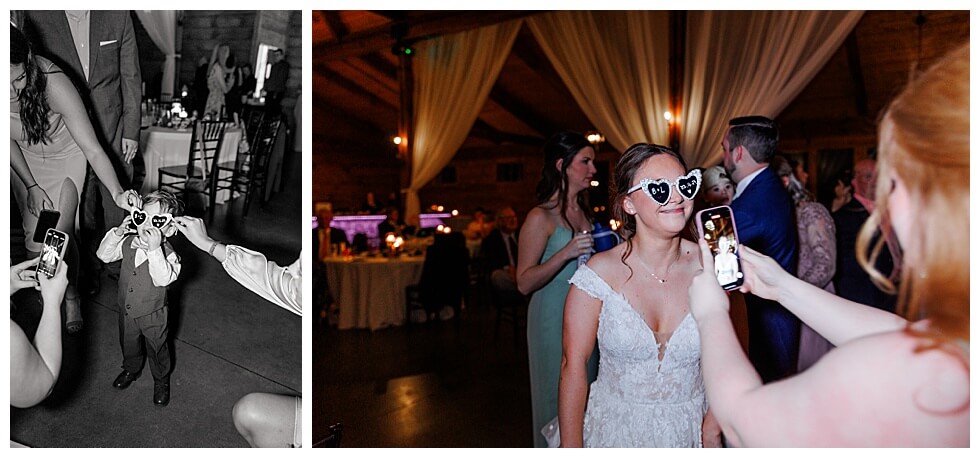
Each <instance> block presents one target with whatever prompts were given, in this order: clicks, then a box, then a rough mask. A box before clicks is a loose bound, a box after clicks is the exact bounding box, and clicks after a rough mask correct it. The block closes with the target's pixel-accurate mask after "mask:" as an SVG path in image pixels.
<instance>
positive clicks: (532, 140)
mask: <svg viewBox="0 0 980 458" xmlns="http://www.w3.org/2000/svg"><path fill="white" fill-rule="evenodd" d="M469 136H470V137H474V138H482V139H484V140H489V141H491V142H493V143H496V144H498V145H501V144H504V143H514V144H518V145H533V146H541V145H542V144H543V143H544V139H542V138H536V137H529V136H527V135H519V134H511V133H508V132H501V131H499V130H497V129H496V128H494V127H493V126H491V125H489V124H487V123H486V121H483V120H482V119H477V120H476V122H475V123H473V128H472V129H470V134H469Z"/></svg>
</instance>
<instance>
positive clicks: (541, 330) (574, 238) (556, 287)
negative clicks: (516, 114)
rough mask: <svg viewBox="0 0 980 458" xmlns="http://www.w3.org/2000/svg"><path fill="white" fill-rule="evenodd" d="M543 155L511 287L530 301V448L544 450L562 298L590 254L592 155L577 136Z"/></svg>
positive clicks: (562, 135)
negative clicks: (588, 193) (583, 258)
mask: <svg viewBox="0 0 980 458" xmlns="http://www.w3.org/2000/svg"><path fill="white" fill-rule="evenodd" d="M544 152H545V165H544V168H543V169H542V171H541V180H540V181H539V182H538V188H537V193H536V194H537V195H536V197H537V202H538V204H537V206H535V207H534V208H533V209H531V211H530V212H528V215H527V218H526V220H525V222H524V226H523V227H522V228H521V234H520V238H519V240H520V242H519V247H518V253H517V257H518V261H517V287H518V289H520V291H521V293H523V294H530V295H531V301H530V305H529V307H528V312H527V347H528V366H529V370H530V375H531V413H532V433H533V435H534V445H535V446H536V447H545V446H547V442H546V441H545V438H544V436H543V435H542V434H541V429H542V428H543V427H544V426H545V425H546V424H547V423H548V422H549V421H551V420H552V419H554V418H555V417H556V416H557V415H558V375H559V373H560V372H561V358H562V346H561V338H562V319H563V316H564V310H565V296H566V295H567V294H568V289H569V284H568V280H569V279H571V278H572V274H573V273H575V270H576V269H577V268H578V262H577V260H578V257H579V256H580V255H588V254H590V253H591V252H592V236H591V235H590V233H589V230H590V229H591V228H592V212H591V207H590V206H589V205H588V203H587V202H586V200H587V196H586V190H588V188H589V187H590V186H591V182H592V177H593V175H594V174H595V173H596V168H595V165H594V164H593V162H594V161H595V150H594V149H593V148H592V144H591V143H589V141H588V140H586V138H585V137H584V136H583V135H581V134H578V133H575V132H559V133H557V134H555V135H553V136H552V137H551V138H550V139H549V140H548V142H547V143H546V144H545V147H544ZM597 368H598V355H597V354H596V353H593V357H592V359H591V360H590V364H589V382H592V381H594V380H595V377H596V372H597Z"/></svg>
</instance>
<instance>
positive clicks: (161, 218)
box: [150, 213, 173, 229]
mask: <svg viewBox="0 0 980 458" xmlns="http://www.w3.org/2000/svg"><path fill="white" fill-rule="evenodd" d="M170 221H173V217H172V216H170V213H163V214H159V215H153V216H152V217H150V224H152V225H153V227H155V228H157V229H163V228H164V227H166V226H167V225H168V224H170Z"/></svg>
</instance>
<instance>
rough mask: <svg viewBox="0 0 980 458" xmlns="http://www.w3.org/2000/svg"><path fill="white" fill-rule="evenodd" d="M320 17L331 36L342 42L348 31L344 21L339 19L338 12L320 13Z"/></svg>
mask: <svg viewBox="0 0 980 458" xmlns="http://www.w3.org/2000/svg"><path fill="white" fill-rule="evenodd" d="M320 16H321V17H323V21H324V22H326V23H327V27H329V28H330V31H331V32H333V36H335V37H337V40H338V41H339V40H343V39H344V37H346V36H347V35H349V34H350V30H349V29H348V28H347V25H346V24H344V21H343V20H341V19H340V12H339V11H320Z"/></svg>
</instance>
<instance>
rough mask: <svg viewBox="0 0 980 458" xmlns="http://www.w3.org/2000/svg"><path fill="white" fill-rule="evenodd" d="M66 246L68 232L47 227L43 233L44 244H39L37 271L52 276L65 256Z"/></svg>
mask: <svg viewBox="0 0 980 458" xmlns="http://www.w3.org/2000/svg"><path fill="white" fill-rule="evenodd" d="M67 246H68V234H65V233H64V232H61V231H59V230H57V229H48V231H47V233H45V235H44V245H42V246H41V260H40V261H38V263H37V272H38V273H39V274H44V275H45V276H47V277H48V278H51V277H53V276H54V274H55V272H57V270H58V265H59V264H61V260H62V258H63V257H64V256H65V248H67Z"/></svg>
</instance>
